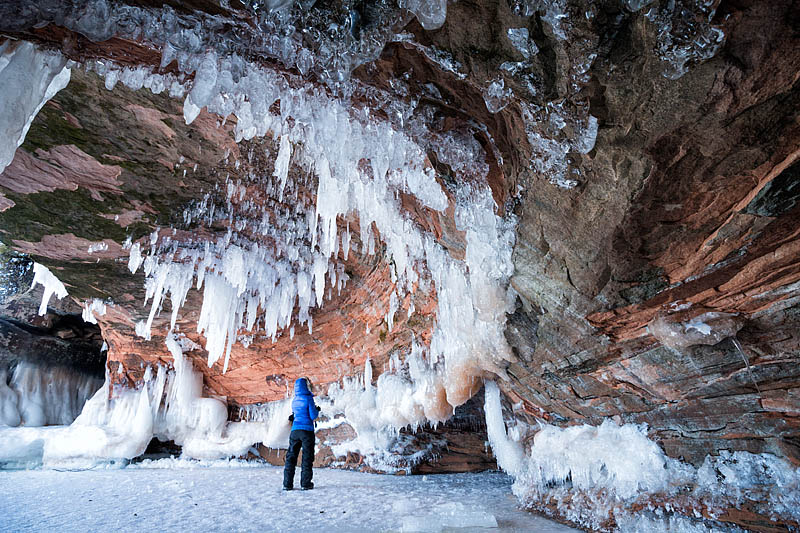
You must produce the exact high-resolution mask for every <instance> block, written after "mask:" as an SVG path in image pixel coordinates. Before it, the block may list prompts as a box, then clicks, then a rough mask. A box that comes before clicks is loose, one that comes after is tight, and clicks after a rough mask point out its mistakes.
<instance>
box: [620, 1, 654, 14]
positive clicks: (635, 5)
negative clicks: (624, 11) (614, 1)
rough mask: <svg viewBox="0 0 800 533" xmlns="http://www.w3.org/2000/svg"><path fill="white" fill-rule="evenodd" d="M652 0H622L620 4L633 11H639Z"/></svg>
mask: <svg viewBox="0 0 800 533" xmlns="http://www.w3.org/2000/svg"><path fill="white" fill-rule="evenodd" d="M653 1H654V0H622V5H624V6H625V7H627V8H628V9H630V10H631V11H633V12H636V11H639V10H640V9H642V8H643V7H645V6H649V5H650V4H652V3H653Z"/></svg>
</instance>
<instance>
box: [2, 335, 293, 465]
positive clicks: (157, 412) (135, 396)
mask: <svg viewBox="0 0 800 533" xmlns="http://www.w3.org/2000/svg"><path fill="white" fill-rule="evenodd" d="M166 343H167V347H168V349H169V351H170V353H171V354H172V355H173V368H172V369H171V370H170V369H168V368H166V367H163V366H161V367H159V368H158V369H157V370H156V371H155V372H153V371H152V369H151V368H148V370H147V372H146V374H145V378H144V382H143V383H142V385H141V387H140V388H139V389H137V390H127V389H118V390H112V386H111V382H110V379H109V377H108V376H107V377H106V380H105V383H104V384H103V385H102V387H100V388H99V389H97V387H98V386H99V380H96V381H93V382H90V383H89V384H84V383H83V382H81V383H77V384H76V383H75V382H74V380H71V381H70V380H65V379H63V376H60V375H59V376H52V375H42V376H41V377H40V378H39V379H38V381H36V380H34V379H33V378H30V377H25V376H30V375H32V372H34V371H33V370H31V369H28V368H27V367H25V368H23V370H21V371H20V372H21V376H23V377H21V378H20V379H17V378H16V373H15V378H14V379H12V387H15V388H16V389H19V390H20V391H23V392H24V394H23V393H20V398H25V400H24V401H20V403H19V407H18V410H19V416H20V418H22V421H23V422H24V423H25V426H26V427H20V428H5V429H3V430H2V431H0V443H2V444H3V447H2V451H0V463H12V464H13V463H27V464H37V463H38V464H44V465H46V466H58V465H71V466H75V467H87V466H91V465H94V464H96V463H98V462H107V461H115V460H116V461H125V460H127V459H131V458H134V457H137V456H139V455H141V454H142V453H143V452H144V451H145V449H146V448H147V445H148V444H149V443H150V441H151V440H152V439H153V438H154V437H156V438H159V439H161V440H164V441H167V440H171V441H174V442H176V443H177V444H180V445H181V446H182V450H183V455H184V456H186V457H193V458H198V459H216V458H224V457H238V456H240V455H243V454H245V453H246V452H247V451H248V450H249V449H250V447H251V446H253V445H254V444H257V443H259V442H261V443H264V444H265V445H266V446H269V447H272V448H284V447H285V446H286V444H287V442H288V438H289V431H290V428H291V425H290V424H289V422H288V417H289V413H290V412H291V404H290V402H289V401H280V402H274V403H272V404H269V405H268V406H265V407H262V408H259V409H250V411H249V416H248V420H246V421H241V422H229V421H228V409H227V405H226V403H225V402H224V401H222V400H219V399H216V398H208V397H204V396H203V376H202V374H200V373H199V372H197V371H195V370H194V368H192V364H191V362H190V361H189V360H188V359H186V358H185V356H184V355H183V352H182V350H181V347H180V344H179V342H178V340H177V339H176V338H175V337H169V338H168V339H167V341H166ZM19 368H20V367H18V369H19ZM33 375H35V372H34V373H33ZM54 378H55V379H61V381H62V382H63V384H64V391H65V392H63V394H60V395H59V394H57V392H58V391H57V390H56V389H53V387H50V386H48V387H45V386H44V385H43V384H46V383H47V380H50V379H54ZM37 383H38V384H40V385H37ZM58 390H60V389H58ZM94 390H97V392H95V393H94V395H93V396H92V397H91V398H90V399H89V400H88V401H86V403H85V404H83V403H82V401H80V400H81V399H83V400H85V397H86V396H87V395H88V394H91V393H92V392H93V391H94ZM76 391H77V392H76ZM0 392H2V393H3V396H2V398H3V399H4V401H3V409H2V412H3V413H4V416H8V417H9V419H8V420H9V421H12V422H13V421H14V417H13V415H14V413H13V412H12V411H11V410H10V409H7V408H6V406H7V405H9V404H8V401H7V400H6V397H8V392H7V390H5V389H0ZM81 394H83V397H81V396H80V395H81ZM47 395H50V396H53V397H52V398H50V397H49V396H47ZM69 395H72V396H69ZM67 396H69V397H67ZM73 396H75V398H73ZM43 402H44V403H43ZM81 407H82V410H81ZM76 409H77V410H78V411H80V415H79V416H77V418H75V420H74V422H72V424H71V425H69V426H63V425H62V426H59V427H53V428H41V429H36V428H34V427H32V426H34V425H43V424H45V423H58V424H68V423H69V422H71V421H72V419H71V418H70V416H69V415H71V416H73V417H74V415H75V413H76ZM6 413H9V414H8V415H6ZM29 413H32V414H29ZM26 417H28V418H30V420H31V422H27V420H28V418H26ZM14 425H18V424H14Z"/></svg>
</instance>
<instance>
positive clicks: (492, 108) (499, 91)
mask: <svg viewBox="0 0 800 533" xmlns="http://www.w3.org/2000/svg"><path fill="white" fill-rule="evenodd" d="M512 95H513V92H512V91H511V88H510V87H509V88H506V87H505V82H504V81H503V79H502V78H500V79H497V80H494V81H492V82H491V83H490V84H489V86H488V87H486V89H485V90H484V91H483V100H484V102H485V103H486V109H488V110H489V113H498V112H500V111H502V110H503V109H504V108H505V107H506V106H507V105H508V103H509V101H510V99H511V96H512Z"/></svg>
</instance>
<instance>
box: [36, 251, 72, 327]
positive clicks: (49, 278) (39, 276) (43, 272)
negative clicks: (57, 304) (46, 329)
mask: <svg viewBox="0 0 800 533" xmlns="http://www.w3.org/2000/svg"><path fill="white" fill-rule="evenodd" d="M33 274H34V275H33V282H32V283H31V287H35V286H36V284H37V283H38V284H39V285H41V286H42V287H44V292H43V293H42V303H41V304H40V305H39V315H44V314H45V313H46V312H47V304H48V303H49V302H50V297H51V296H52V295H53V294H55V295H56V297H57V298H58V299H59V300H61V299H63V298H64V297H65V296H66V295H67V288H66V287H64V284H63V283H61V281H59V279H58V278H57V277H55V275H53V273H52V272H50V269H48V268H47V267H46V266H44V265H40V264H39V263H34V264H33Z"/></svg>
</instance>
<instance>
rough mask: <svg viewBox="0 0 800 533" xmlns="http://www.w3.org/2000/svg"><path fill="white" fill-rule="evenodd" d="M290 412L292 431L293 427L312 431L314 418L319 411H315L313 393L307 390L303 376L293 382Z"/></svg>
mask: <svg viewBox="0 0 800 533" xmlns="http://www.w3.org/2000/svg"><path fill="white" fill-rule="evenodd" d="M292 413H294V422H293V423H292V431H294V430H295V429H306V430H308V431H314V420H315V419H316V418H317V416H318V415H319V412H318V411H317V406H316V405H314V395H313V394H311V391H310V390H308V384H307V383H306V379H305V378H300V379H298V380H297V381H295V382H294V399H293V400H292Z"/></svg>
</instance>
